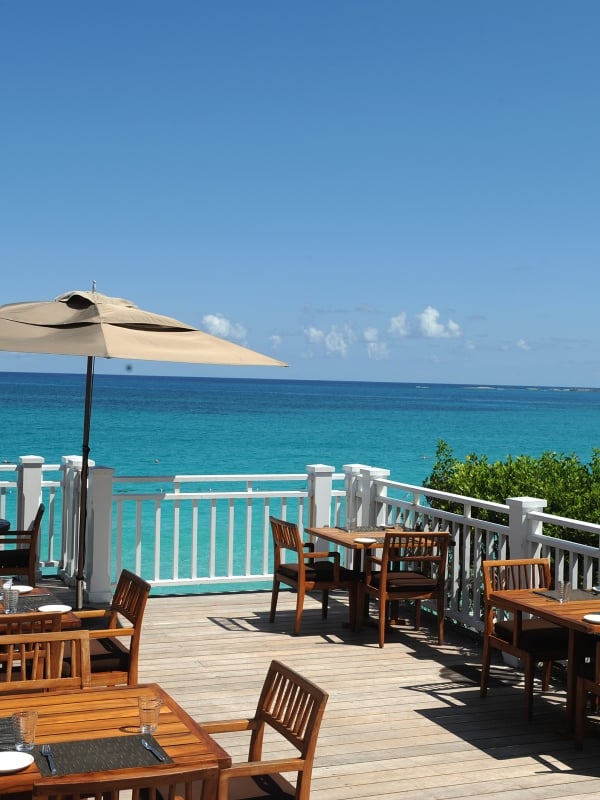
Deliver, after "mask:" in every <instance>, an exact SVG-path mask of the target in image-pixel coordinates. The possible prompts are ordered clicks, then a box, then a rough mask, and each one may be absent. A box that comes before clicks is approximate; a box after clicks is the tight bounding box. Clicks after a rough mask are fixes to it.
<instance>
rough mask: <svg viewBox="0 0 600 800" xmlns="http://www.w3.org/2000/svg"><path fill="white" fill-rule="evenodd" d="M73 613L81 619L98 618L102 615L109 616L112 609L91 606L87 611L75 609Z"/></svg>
mask: <svg viewBox="0 0 600 800" xmlns="http://www.w3.org/2000/svg"><path fill="white" fill-rule="evenodd" d="M73 613H74V614H75V616H76V617H78V618H79V619H98V618H100V617H107V616H108V615H109V614H110V611H109V610H108V609H103V608H90V609H87V610H85V611H73Z"/></svg>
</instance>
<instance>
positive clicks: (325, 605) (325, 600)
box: [321, 589, 329, 619]
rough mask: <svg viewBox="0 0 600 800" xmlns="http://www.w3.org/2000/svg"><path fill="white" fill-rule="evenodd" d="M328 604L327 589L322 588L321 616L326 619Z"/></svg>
mask: <svg viewBox="0 0 600 800" xmlns="http://www.w3.org/2000/svg"><path fill="white" fill-rule="evenodd" d="M328 606H329V590H328V589H323V597H322V598H321V618H322V619H327V608H328Z"/></svg>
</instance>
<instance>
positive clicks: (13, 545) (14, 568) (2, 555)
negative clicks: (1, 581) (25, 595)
mask: <svg viewBox="0 0 600 800" xmlns="http://www.w3.org/2000/svg"><path fill="white" fill-rule="evenodd" d="M45 510H46V507H45V505H44V504H43V503H40V505H39V506H38V510H37V512H36V514H35V517H34V518H33V521H32V522H31V524H30V525H29V528H28V529H27V530H8V531H3V532H2V533H0V546H1V550H0V575H27V576H28V578H29V581H30V582H31V583H32V584H33V585H35V564H36V559H37V551H38V539H39V536H40V527H41V524H42V517H43V516H44V511H45Z"/></svg>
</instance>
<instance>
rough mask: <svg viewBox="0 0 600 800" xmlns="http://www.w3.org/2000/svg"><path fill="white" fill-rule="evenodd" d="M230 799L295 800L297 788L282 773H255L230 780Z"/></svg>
mask: <svg viewBox="0 0 600 800" xmlns="http://www.w3.org/2000/svg"><path fill="white" fill-rule="evenodd" d="M227 797H228V800H263V798H272V800H294V798H295V797H296V790H295V789H294V787H293V786H292V784H291V783H289V781H287V780H286V779H285V778H284V777H282V776H281V775H255V776H253V777H243V778H234V779H233V780H230V781H229V794H228V796H227Z"/></svg>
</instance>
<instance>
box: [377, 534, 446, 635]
mask: <svg viewBox="0 0 600 800" xmlns="http://www.w3.org/2000/svg"><path fill="white" fill-rule="evenodd" d="M449 544H450V534H449V533H445V532H427V531H386V533H385V539H384V544H383V551H382V552H381V554H380V555H379V554H378V553H377V552H376V551H373V552H368V553H367V554H366V556H365V581H364V584H363V586H362V590H363V592H364V593H365V594H366V595H367V597H372V598H374V599H375V600H376V601H377V602H378V606H379V647H383V646H384V643H385V628H386V624H387V620H388V611H389V608H390V605H391V604H392V603H398V602H404V601H412V602H414V603H415V629H417V630H418V629H419V628H420V627H421V602H422V601H423V600H434V601H435V603H436V614H437V631H438V642H439V643H440V644H443V642H444V612H445V608H446V561H447V557H448V546H449Z"/></svg>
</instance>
